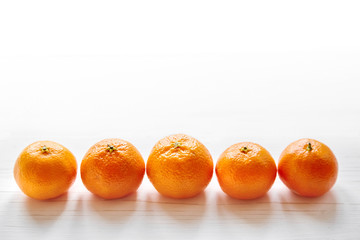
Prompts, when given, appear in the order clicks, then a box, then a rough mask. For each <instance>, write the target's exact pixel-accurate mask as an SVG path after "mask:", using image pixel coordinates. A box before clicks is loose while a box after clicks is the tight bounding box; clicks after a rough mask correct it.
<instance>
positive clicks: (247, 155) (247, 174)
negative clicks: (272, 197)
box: [215, 142, 277, 199]
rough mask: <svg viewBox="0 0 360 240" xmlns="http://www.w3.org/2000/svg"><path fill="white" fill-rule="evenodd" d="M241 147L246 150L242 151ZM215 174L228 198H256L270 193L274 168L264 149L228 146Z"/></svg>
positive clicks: (249, 143)
mask: <svg viewBox="0 0 360 240" xmlns="http://www.w3.org/2000/svg"><path fill="white" fill-rule="evenodd" d="M244 147H245V149H246V150H245V149H244V150H243V151H242V149H243V148H244ZM215 172H216V175H217V178H218V181H219V184H220V187H221V189H222V190H223V191H224V192H225V193H226V194H228V195H229V196H230V197H233V198H237V199H255V198H259V197H261V196H263V195H265V194H266V193H267V192H268V191H269V190H270V188H271V186H272V185H273V183H274V181H275V178H276V172H277V169H276V164H275V161H274V159H273V158H272V156H271V155H270V153H269V152H268V151H267V150H266V149H265V148H263V147H262V146H260V145H259V144H256V143H251V142H242V143H237V144H234V145H232V146H230V147H229V148H228V149H226V150H225V151H224V152H223V153H222V154H221V155H220V157H219V159H218V161H217V163H216V167H215Z"/></svg>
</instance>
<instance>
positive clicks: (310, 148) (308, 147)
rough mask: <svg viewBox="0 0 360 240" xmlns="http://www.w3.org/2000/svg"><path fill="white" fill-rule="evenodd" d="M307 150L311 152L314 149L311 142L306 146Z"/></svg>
mask: <svg viewBox="0 0 360 240" xmlns="http://www.w3.org/2000/svg"><path fill="white" fill-rule="evenodd" d="M306 150H307V151H309V152H310V151H311V150H312V147H311V143H308V145H307V147H306Z"/></svg>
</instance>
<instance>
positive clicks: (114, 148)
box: [106, 144, 117, 152]
mask: <svg viewBox="0 0 360 240" xmlns="http://www.w3.org/2000/svg"><path fill="white" fill-rule="evenodd" d="M106 150H108V151H109V152H113V151H115V150H117V148H116V147H114V146H113V145H110V144H108V147H107V148H106Z"/></svg>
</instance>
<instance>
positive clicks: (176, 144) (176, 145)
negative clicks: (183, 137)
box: [172, 142, 182, 148]
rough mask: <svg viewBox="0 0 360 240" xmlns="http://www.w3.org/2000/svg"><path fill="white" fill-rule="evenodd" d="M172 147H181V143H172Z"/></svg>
mask: <svg viewBox="0 0 360 240" xmlns="http://www.w3.org/2000/svg"><path fill="white" fill-rule="evenodd" d="M172 145H173V147H174V148H178V147H180V146H181V145H182V143H181V142H174V143H173V144H172Z"/></svg>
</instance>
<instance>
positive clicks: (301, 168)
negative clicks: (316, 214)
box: [278, 138, 338, 197]
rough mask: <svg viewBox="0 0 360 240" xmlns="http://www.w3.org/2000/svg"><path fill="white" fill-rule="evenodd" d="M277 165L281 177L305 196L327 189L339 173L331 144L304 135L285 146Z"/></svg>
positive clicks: (317, 194) (321, 193)
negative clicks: (327, 144)
mask: <svg viewBox="0 0 360 240" xmlns="http://www.w3.org/2000/svg"><path fill="white" fill-rule="evenodd" d="M309 143H310V146H311V150H310V149H309V148H308V146H309ZM278 168H279V169H278V172H279V177H280V179H281V181H282V182H283V183H284V184H285V185H286V186H287V187H288V188H289V189H290V190H292V191H293V192H294V193H296V194H298V195H301V196H304V197H318V196H321V195H323V194H325V193H326V192H328V191H329V190H330V189H331V188H332V187H333V186H334V184H335V182H336V179H337V174H338V163H337V160H336V157H335V155H334V153H333V152H332V151H331V150H330V148H329V147H328V146H326V145H325V144H323V143H321V142H319V141H316V140H314V139H307V138H304V139H300V140H298V141H295V142H293V143H291V144H290V145H289V146H287V147H286V148H285V150H284V151H283V152H282V153H281V156H280V159H279V164H278Z"/></svg>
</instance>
